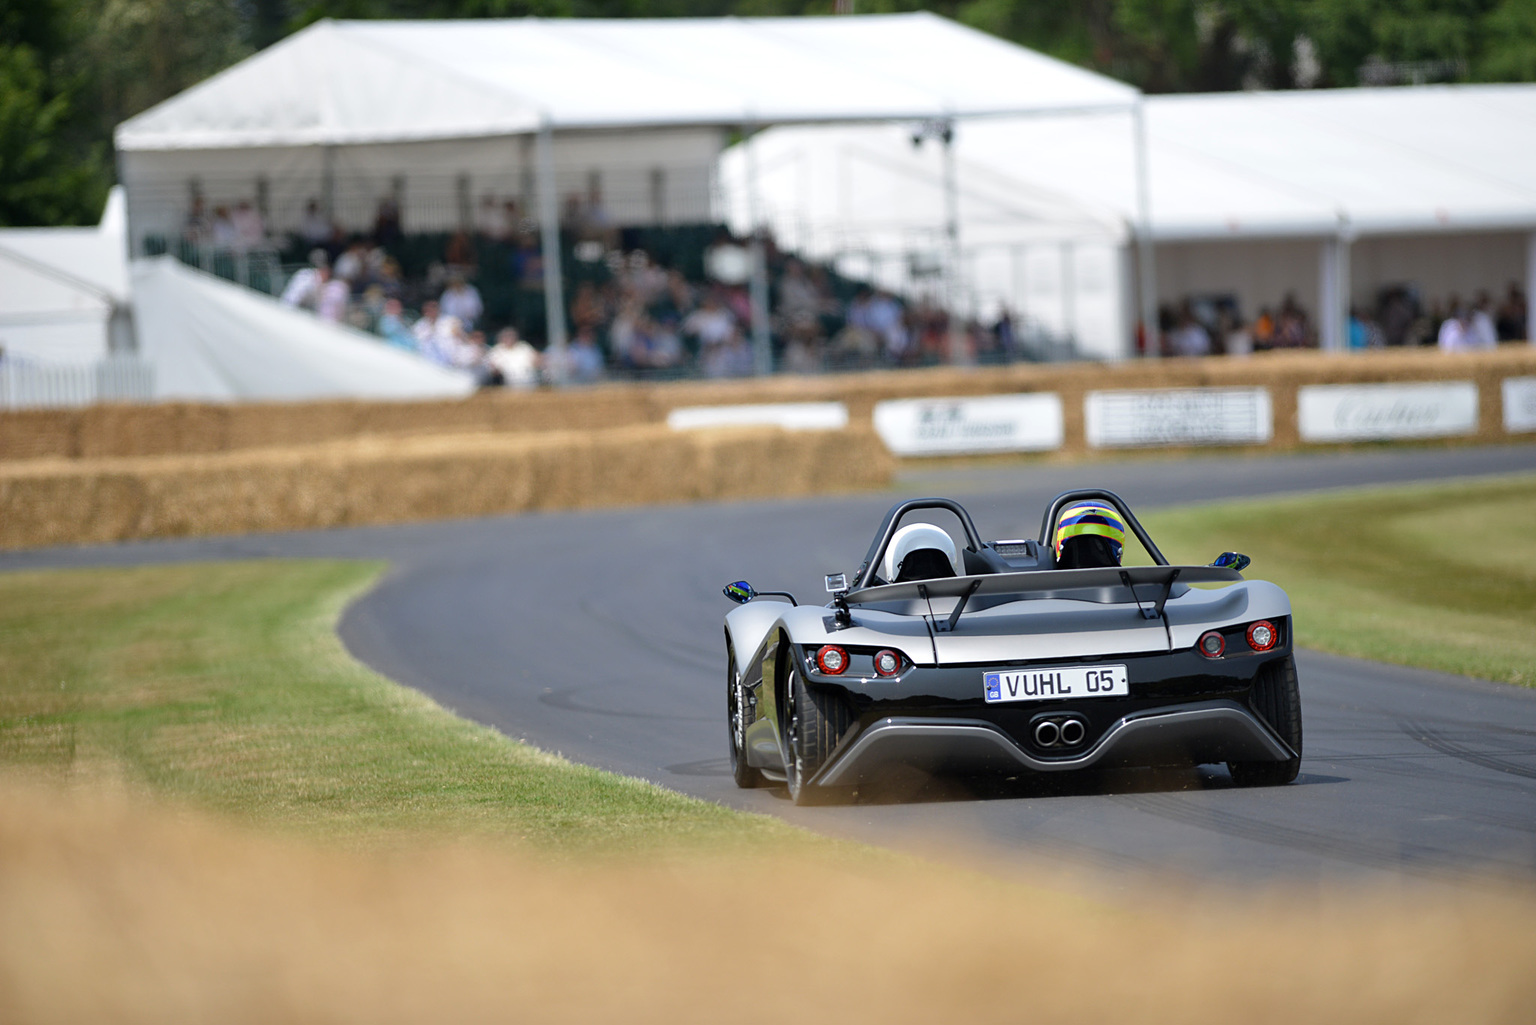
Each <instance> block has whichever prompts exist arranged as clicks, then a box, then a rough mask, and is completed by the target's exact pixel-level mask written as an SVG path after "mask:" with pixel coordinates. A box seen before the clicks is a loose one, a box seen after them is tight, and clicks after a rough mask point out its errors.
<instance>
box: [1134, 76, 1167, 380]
mask: <svg viewBox="0 0 1536 1025" xmlns="http://www.w3.org/2000/svg"><path fill="white" fill-rule="evenodd" d="M1145 108H1146V102H1145V101H1144V100H1142V99H1141V98H1140V97H1137V99H1136V105H1135V106H1134V107H1132V108H1131V127H1132V135H1133V140H1134V147H1135V150H1136V153H1135V163H1136V269H1137V271H1138V276H1139V278H1140V281H1139V283H1138V286H1137V292H1138V293H1139V295H1138V298H1139V299H1140V303H1139V308H1140V310H1141V329H1142V331H1143V332H1144V334H1145V337H1146V339H1147V349H1146V355H1148V356H1158V355H1161V354H1162V346H1161V340H1160V339H1159V338H1158V331H1157V262H1156V261H1157V257H1156V254H1155V252H1154V247H1153V245H1152V181H1151V179H1152V168H1151V163H1150V161H1149V160H1148V157H1147V116H1146V109H1145ZM1134 345H1135V343H1134V342H1132V348H1134Z"/></svg>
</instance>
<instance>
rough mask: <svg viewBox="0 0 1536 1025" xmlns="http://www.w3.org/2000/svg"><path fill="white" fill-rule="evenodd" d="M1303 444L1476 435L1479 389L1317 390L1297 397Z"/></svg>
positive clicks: (1450, 385)
mask: <svg viewBox="0 0 1536 1025" xmlns="http://www.w3.org/2000/svg"><path fill="white" fill-rule="evenodd" d="M1296 428H1297V430H1298V431H1299V432H1300V434H1301V440H1302V441H1371V440H1376V439H1392V438H1442V437H1447V436H1450V435H1453V434H1473V433H1476V431H1477V385H1476V384H1474V383H1472V382H1471V381H1437V382H1434V383H1426V384H1313V385H1307V386H1305V387H1303V388H1301V389H1299V390H1298V391H1297V394H1296Z"/></svg>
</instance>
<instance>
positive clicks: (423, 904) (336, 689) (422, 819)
mask: <svg viewBox="0 0 1536 1025" xmlns="http://www.w3.org/2000/svg"><path fill="white" fill-rule="evenodd" d="M377 572H378V568H377V567H376V566H370V565H360V564H355V563H351V564H349V563H337V562H261V563H227V564H210V565H193V566H167V567H151V568H143V569H130V570H89V571H68V572H52V573H18V574H0V1021H5V1022H15V1023H18V1025H33V1023H38V1025H43V1023H49V1025H51V1023H73V1022H79V1021H113V1022H124V1023H140V1022H142V1023H145V1025H149V1023H154V1025H164V1023H181V1022H186V1023H193V1022H207V1021H220V1022H226V1023H234V1025H243V1023H247V1022H249V1023H258V1022H261V1023H265V1022H272V1021H305V1022H322V1023H323V1022H357V1023H365V1022H366V1023H368V1025H380V1023H384V1025H393V1023H400V1025H406V1023H419V1022H423V1021H455V1022H493V1021H494V1022H504V1021H518V1022H530V1023H542V1022H551V1023H562V1025H565V1023H578V1025H581V1023H588V1022H591V1023H594V1025H595V1023H605V1025H606V1023H611V1022H626V1023H641V1025H645V1023H650V1022H658V1023H660V1022H668V1023H670V1022H677V1021H688V1022H691V1021H731V1022H743V1023H749V1025H751V1023H758V1022H762V1023H769V1022H775V1023H778V1022H783V1021H785V1020H787V1019H805V1018H809V1019H812V1020H816V1021H840V1020H846V1021H853V1022H858V1021H881V1022H892V1023H897V1025H904V1023H908V1022H912V1023H919V1022H921V1023H927V1022H932V1021H965V1022H979V1023H992V1022H997V1023H1015V1022H1019V1021H1072V1022H1086V1023H1097V1022H1104V1023H1109V1022H1122V1021H1127V1020H1131V1021H1138V1022H1146V1023H1150V1025H1162V1023H1168V1025H1173V1023H1180V1025H1182V1023H1186V1022H1190V1021H1229V1020H1230V1021H1240V1022H1245V1023H1250V1022H1251V1023H1270V1022H1273V1023H1276V1025H1279V1023H1283V1022H1293V1021H1329V1022H1363V1023H1364V1022H1371V1023H1374V1022H1381V1023H1387V1022H1391V1023H1394V1025H1398V1023H1420V1022H1422V1023H1440V1022H1446V1021H1456V1022H1469V1023H1481V1022H1498V1023H1503V1022H1509V1023H1517V1022H1519V1023H1524V1022H1529V1021H1530V1020H1531V1019H1532V1016H1533V1014H1536V971H1533V970H1532V969H1533V967H1536V934H1533V933H1532V931H1531V929H1530V923H1531V922H1532V921H1536V895H1533V893H1532V891H1531V890H1530V889H1529V887H1528V884H1526V883H1524V882H1514V883H1511V884H1509V885H1507V886H1497V885H1486V886H1484V885H1480V886H1474V887H1472V888H1470V889H1466V890H1451V889H1444V890H1442V889H1439V888H1415V889H1414V890H1413V891H1412V892H1406V891H1402V890H1400V889H1397V888H1393V889H1387V890H1376V891H1369V890H1364V889H1362V888H1360V887H1356V888H1353V889H1351V890H1349V891H1347V892H1344V891H1341V892H1334V893H1322V894H1316V893H1315V892H1312V895H1311V896H1306V897H1303V898H1302V899H1297V898H1296V896H1295V895H1294V894H1288V893H1284V892H1277V893H1275V894H1268V895H1258V896H1249V897H1246V898H1244V899H1243V900H1241V901H1237V900H1235V899H1234V898H1232V897H1231V896H1230V895H1228V896H1227V897H1219V896H1217V895H1213V894H1209V893H1203V892H1200V891H1199V890H1192V889H1191V888H1190V884H1188V883H1187V882H1186V883H1184V884H1168V885H1158V886H1142V887H1138V886H1135V885H1133V884H1132V883H1131V882H1130V881H1129V880H1127V879H1124V878H1121V879H1117V880H1115V892H1116V894H1117V896H1116V898H1115V900H1114V901H1113V902H1109V903H1105V902H1100V901H1095V900H1089V899H1085V898H1084V897H1081V896H1074V895H1072V892H1071V890H1072V889H1073V888H1074V881H1073V880H1072V879H1070V878H1067V877H1064V876H1062V875H1061V874H1060V873H1059V871H1057V870H1051V869H1045V870H1042V871H1041V872H1040V874H1039V877H1038V878H1039V879H1040V880H1041V881H1042V882H1043V883H1044V884H1045V885H1047V886H1051V887H1054V888H1053V889H1040V888H1032V887H1025V886H1020V885H1016V884H1012V883H1006V882H1001V881H998V880H995V879H991V878H986V877H982V876H978V875H975V874H972V873H969V872H966V871H962V870H958V869H951V868H940V867H935V866H932V865H923V864H920V863H917V862H915V861H913V860H911V859H907V858H901V857H897V856H894V855H888V854H882V853H880V852H876V851H871V850H869V849H867V848H863V847H857V846H854V845H849V844H839V843H836V842H833V841H828V840H823V839H820V838H816V837H813V836H810V835H809V834H806V833H804V832H801V831H799V830H795V829H792V828H791V827H789V826H787V825H784V824H782V823H779V822H777V821H775V820H772V819H768V818H764V817H761V816H748V815H741V814H738V813H735V812H730V811H726V810H725V809H722V808H718V807H715V806H712V805H708V804H705V803H703V802H699V801H694V800H691V799H688V798H685V797H681V796H679V795H676V794H672V793H669V792H666V791H663V790H660V789H659V788H655V787H652V786H649V785H647V784H644V783H640V782H636V781H631V780H625V779H622V778H619V777H615V776H611V775H607V774H605V773H601V772H598V771H596V770H591V769H586V768H583V767H580V766H574V765H570V764H568V763H565V762H563V761H561V760H560V759H557V758H553V757H550V756H547V755H544V754H541V753H539V752H537V751H534V750H532V749H530V748H528V747H526V746H523V745H519V744H517V743H514V742H512V741H510V740H508V739H507V738H505V737H502V736H501V735H499V734H496V733H494V732H491V731H489V730H484V729H481V728H479V727H476V726H474V725H473V724H470V723H467V722H464V721H462V720H460V719H457V718H456V717H454V716H453V715H451V714H450V713H448V712H447V711H445V710H443V709H442V708H440V707H438V706H437V705H435V704H433V703H432V702H430V701H428V700H427V699H426V698H424V697H422V696H420V695H418V694H416V693H414V692H412V691H409V690H406V689H404V688H400V687H397V686H395V685H393V684H391V683H389V682H388V681H386V680H383V679H381V678H379V677H377V676H375V675H374V674H372V673H371V672H369V671H367V670H366V669H364V668H363V667H361V666H358V665H357V664H356V663H354V662H352V661H351V660H350V659H349V658H348V657H347V656H346V653H345V651H344V650H343V649H342V648H341V646H340V644H339V642H338V641H337V640H336V638H335V635H334V632H333V627H334V622H335V618H336V615H337V613H338V611H339V610H340V608H341V607H342V606H343V604H344V603H345V602H346V600H347V599H348V598H349V597H350V596H352V595H354V594H356V593H358V591H359V590H361V589H362V588H363V587H365V586H366V585H367V584H368V583H369V581H371V580H372V579H373V578H374V576H375V575H376V573H377ZM587 854H597V855H602V856H600V857H585V856H582V855H587ZM1020 857H1021V858H1023V857H1025V855H1023V854H1022V853H1021V855H1020ZM744 912H745V913H744Z"/></svg>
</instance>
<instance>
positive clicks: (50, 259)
mask: <svg viewBox="0 0 1536 1025" xmlns="http://www.w3.org/2000/svg"><path fill="white" fill-rule="evenodd" d="M125 228H126V221H125V212H124V207H123V194H122V190H121V189H113V190H112V194H111V196H110V197H109V198H108V200H107V206H106V209H105V210H104V211H103V213H102V216H101V223H100V224H99V225H97V226H96V227H94V228H5V229H0V348H3V349H4V350H5V352H6V354H7V355H8V356H9V357H10V358H12V359H18V358H19V359H26V360H43V361H50V362H66V363H80V362H86V361H90V360H96V359H100V358H101V357H103V356H105V355H106V354H107V351H108V349H109V348H111V343H110V336H111V333H112V329H113V328H114V326H115V327H117V329H118V330H119V332H122V331H124V330H125V329H126V326H127V325H126V324H125V323H124V321H123V318H122V314H123V312H124V311H125V310H126V309H127V305H128V298H129V297H128V259H127V255H128V250H127V243H126V241H125V239H124V231H125ZM114 315H116V316H115V317H114ZM121 341H122V344H124V345H126V344H129V340H127V339H122V340H121Z"/></svg>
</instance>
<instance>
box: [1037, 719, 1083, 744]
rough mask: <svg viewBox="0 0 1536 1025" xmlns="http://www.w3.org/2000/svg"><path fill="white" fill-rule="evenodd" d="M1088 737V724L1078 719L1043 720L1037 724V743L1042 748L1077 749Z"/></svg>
mask: <svg viewBox="0 0 1536 1025" xmlns="http://www.w3.org/2000/svg"><path fill="white" fill-rule="evenodd" d="M1086 736H1088V724H1087V723H1085V722H1083V720H1081V719H1077V718H1071V717H1068V718H1062V719H1042V720H1040V721H1039V722H1038V723H1036V724H1035V743H1036V744H1039V745H1040V746H1041V747H1076V746H1077V745H1078V744H1081V743H1082V742H1083V738H1084V737H1086Z"/></svg>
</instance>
